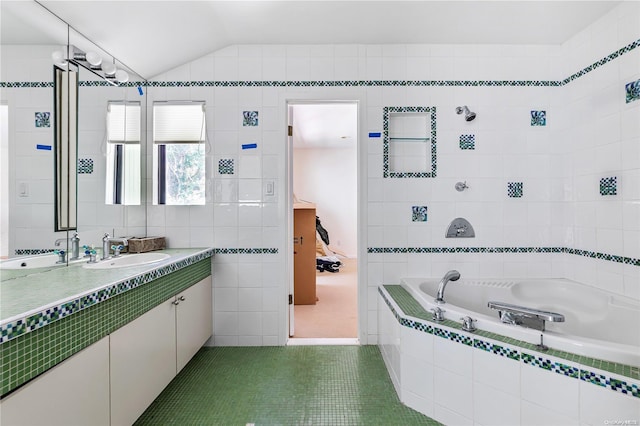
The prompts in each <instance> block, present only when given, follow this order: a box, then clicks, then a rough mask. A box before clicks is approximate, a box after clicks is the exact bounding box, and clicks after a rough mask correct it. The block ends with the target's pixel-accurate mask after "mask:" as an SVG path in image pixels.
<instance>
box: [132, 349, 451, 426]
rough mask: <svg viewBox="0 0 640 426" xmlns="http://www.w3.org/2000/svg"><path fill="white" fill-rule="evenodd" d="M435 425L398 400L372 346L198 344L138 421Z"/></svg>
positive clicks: (207, 423)
mask: <svg viewBox="0 0 640 426" xmlns="http://www.w3.org/2000/svg"><path fill="white" fill-rule="evenodd" d="M247 424H255V425H336V426H337V425H385V426H386V425H437V424H439V423H438V422H436V421H435V420H432V419H430V418H428V417H425V416H423V415H422V414H420V413H418V412H416V411H414V410H412V409H410V408H408V407H406V406H404V405H402V404H401V403H400V401H399V400H398V398H397V396H396V393H395V392H394V390H393V385H392V383H391V380H390V378H389V376H388V374H387V371H386V369H385V367H384V362H383V361H382V356H381V355H380V351H379V350H378V347H377V346H289V347H241V348H238V347H217V348H203V349H202V350H200V352H198V353H197V354H196V356H195V357H194V358H193V359H192V360H191V362H190V363H189V364H188V365H187V366H186V367H185V368H184V370H183V371H182V372H180V374H179V375H178V376H177V377H176V378H175V379H174V380H173V381H172V382H171V383H170V384H169V386H168V387H167V388H166V389H165V390H164V391H163V392H162V394H161V395H160V396H159V397H158V398H157V399H156V400H155V401H154V402H153V404H152V405H151V406H150V407H149V408H148V409H147V411H145V412H144V413H143V414H142V416H141V417H140V418H139V419H138V420H137V422H136V425H241V426H244V425H247Z"/></svg>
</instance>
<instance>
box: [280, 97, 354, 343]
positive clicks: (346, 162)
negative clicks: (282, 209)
mask: <svg viewBox="0 0 640 426" xmlns="http://www.w3.org/2000/svg"><path fill="white" fill-rule="evenodd" d="M287 107H288V120H289V121H288V124H289V137H288V146H287V153H288V158H287V160H288V162H287V164H288V167H289V168H288V171H287V178H288V180H287V184H288V186H287V188H288V190H289V193H288V197H289V204H288V213H290V214H292V216H295V215H296V214H297V212H296V208H295V207H296V206H299V205H301V204H305V203H306V202H308V203H311V204H314V205H315V207H316V211H315V213H314V216H319V217H320V219H321V221H322V224H323V227H325V229H327V230H328V231H329V234H330V235H331V237H330V240H331V244H329V247H327V244H325V242H320V240H318V245H317V251H316V229H315V228H316V226H315V225H316V223H315V217H313V221H312V225H311V228H312V231H311V236H309V237H308V239H307V237H303V239H302V244H300V241H299V240H298V237H299V236H300V235H302V234H301V233H300V232H299V230H298V229H296V228H297V227H298V223H297V222H298V220H294V218H293V217H290V219H289V228H288V231H289V234H288V239H289V241H290V242H291V244H293V245H294V246H293V247H291V249H290V252H289V253H287V254H288V255H289V256H288V257H289V258H291V260H290V263H289V265H290V266H289V267H290V268H291V269H292V270H293V271H292V276H291V286H290V288H291V290H292V294H293V295H294V297H293V299H294V300H295V302H296V304H295V305H293V306H289V308H290V309H289V319H290V323H289V324H290V330H289V331H290V337H293V336H294V329H293V327H292V323H293V320H294V316H297V318H296V319H295V324H296V334H295V337H296V338H316V339H319V338H330V339H331V338H334V339H335V338H345V337H346V336H353V337H357V328H358V325H357V323H358V320H357V318H358V301H357V299H358V297H361V295H359V292H358V278H357V277H358V275H357V260H358V247H359V241H358V229H359V221H358V217H359V209H358V203H359V200H360V196H359V192H358V187H359V173H360V171H361V169H360V167H359V160H358V101H318V100H308V101H307V100H304V101H288V103H287ZM294 230H295V232H294ZM305 243H311V244H308V245H306V244H305ZM305 246H306V247H308V248H310V249H311V251H312V252H313V254H312V261H311V265H312V266H311V271H312V273H313V274H314V276H315V275H316V269H315V263H316V262H315V260H316V256H328V257H331V258H335V257H336V256H340V258H342V259H343V260H344V261H343V265H342V266H343V267H344V269H343V270H348V271H349V272H348V278H347V273H329V272H325V273H320V272H318V273H317V283H316V290H317V294H316V298H317V299H319V300H318V301H317V303H315V304H314V305H313V306H309V305H306V303H309V302H302V303H301V299H300V298H299V297H298V296H297V293H298V292H299V288H298V285H294V284H296V283H297V282H298V280H299V279H300V278H299V276H300V272H299V271H298V268H297V265H296V264H297V263H298V261H297V260H296V258H297V257H300V256H299V254H298V253H299V251H300V250H301V249H304V248H305ZM294 252H295V253H296V254H293V253H294ZM316 253H317V254H316ZM325 260H326V259H325ZM332 272H335V271H332ZM329 276H332V278H340V280H339V281H340V282H336V280H333V279H331V280H329V278H331V277H329ZM343 276H344V279H342V277H343ZM329 281H330V282H329ZM344 292H347V293H348V295H349V298H348V299H345V298H342V297H339V296H340V295H341V294H343V293H344ZM356 293H358V294H356ZM336 301H337V303H336ZM303 303H304V304H303ZM311 303H313V302H311ZM334 312H337V313H338V314H337V315H334ZM342 313H348V314H347V315H344V316H343V315H342ZM325 319H328V321H327V320H325ZM363 319H364V318H363ZM343 320H344V321H348V323H349V326H348V327H342V326H341V325H342V324H343ZM310 324H313V326H312V327H310V326H309V325H310ZM352 330H353V331H352ZM308 343H313V342H311V341H307V340H298V341H294V342H291V343H290V344H308ZM336 343H337V342H336Z"/></svg>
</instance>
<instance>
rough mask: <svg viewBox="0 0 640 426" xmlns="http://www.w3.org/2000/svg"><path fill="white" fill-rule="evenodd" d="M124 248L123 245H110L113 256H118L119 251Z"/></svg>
mask: <svg viewBox="0 0 640 426" xmlns="http://www.w3.org/2000/svg"><path fill="white" fill-rule="evenodd" d="M123 249H124V246H123V245H117V246H116V245H113V246H111V250H113V257H120V254H121V253H120V251H121V250H123Z"/></svg>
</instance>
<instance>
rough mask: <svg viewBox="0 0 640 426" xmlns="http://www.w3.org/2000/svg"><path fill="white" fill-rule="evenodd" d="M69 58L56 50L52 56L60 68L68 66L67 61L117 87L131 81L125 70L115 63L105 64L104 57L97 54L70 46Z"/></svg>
mask: <svg viewBox="0 0 640 426" xmlns="http://www.w3.org/2000/svg"><path fill="white" fill-rule="evenodd" d="M68 49H69V55H68V56H69V57H68V58H67V55H65V54H64V53H63V52H62V51H59V50H56V51H55V52H53V53H52V54H51V58H52V59H53V63H54V64H55V65H57V66H59V67H63V66H65V65H66V64H67V61H68V62H70V63H72V64H75V65H78V66H81V67H82V68H85V69H87V70H89V71H91V72H92V73H94V74H95V75H97V76H98V77H101V78H103V79H104V80H105V81H107V82H109V83H110V84H113V85H114V86H117V85H118V83H126V82H127V81H129V74H128V73H127V72H126V71H125V70H121V69H118V68H117V67H116V65H115V58H114V60H113V62H103V60H102V57H101V56H100V55H99V54H97V53H96V52H91V51H89V52H84V51H82V50H80V49H78V48H77V47H75V46H72V45H69V46H68Z"/></svg>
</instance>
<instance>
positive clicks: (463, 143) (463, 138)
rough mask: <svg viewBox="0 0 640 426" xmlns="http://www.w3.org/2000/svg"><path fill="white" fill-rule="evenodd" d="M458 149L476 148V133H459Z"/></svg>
mask: <svg viewBox="0 0 640 426" xmlns="http://www.w3.org/2000/svg"><path fill="white" fill-rule="evenodd" d="M460 149H476V135H460Z"/></svg>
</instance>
